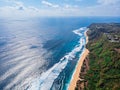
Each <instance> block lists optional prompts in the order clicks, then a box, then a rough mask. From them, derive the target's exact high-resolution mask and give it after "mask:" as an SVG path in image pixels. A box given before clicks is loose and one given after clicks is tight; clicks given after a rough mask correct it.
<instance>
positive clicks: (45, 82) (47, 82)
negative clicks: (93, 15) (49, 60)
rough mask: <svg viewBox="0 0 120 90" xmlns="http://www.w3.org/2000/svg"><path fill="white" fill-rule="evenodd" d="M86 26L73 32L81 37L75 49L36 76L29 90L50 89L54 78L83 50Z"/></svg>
mask: <svg viewBox="0 0 120 90" xmlns="http://www.w3.org/2000/svg"><path fill="white" fill-rule="evenodd" d="M83 30H84V31H85V30H86V28H85V27H83V28H80V29H77V30H74V31H73V33H75V34H76V35H78V36H79V37H80V39H79V41H78V44H77V45H76V46H75V47H74V49H73V50H72V51H71V52H69V53H67V54H66V55H65V56H64V57H62V58H61V59H60V61H59V62H58V63H56V64H55V65H54V66H52V67H51V68H50V69H48V70H47V71H46V72H43V73H42V74H41V76H40V77H39V78H36V80H34V81H33V82H32V84H31V87H29V88H28V90H50V89H51V87H52V84H53V82H54V80H55V79H56V78H57V77H58V76H59V74H60V72H62V70H63V69H65V67H66V66H67V64H68V62H69V60H73V59H74V58H75V57H76V54H77V53H78V52H80V51H81V50H82V47H83V46H84V45H85V38H84V33H81V31H82V32H83Z"/></svg>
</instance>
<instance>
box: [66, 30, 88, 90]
mask: <svg viewBox="0 0 120 90" xmlns="http://www.w3.org/2000/svg"><path fill="white" fill-rule="evenodd" d="M86 32H87V31H86ZM86 32H85V36H86V44H87V43H88V36H87V34H86ZM88 53H89V51H88V49H86V48H85V50H84V52H83V53H82V55H81V57H80V59H79V61H78V63H77V66H76V70H75V72H74V74H73V76H72V80H71V82H70V85H69V88H68V90H75V87H76V83H77V81H78V80H79V79H80V78H79V74H80V71H81V67H82V64H83V62H84V59H85V58H86V56H87V55H88Z"/></svg>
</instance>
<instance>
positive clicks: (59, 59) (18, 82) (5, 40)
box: [0, 17, 120, 90]
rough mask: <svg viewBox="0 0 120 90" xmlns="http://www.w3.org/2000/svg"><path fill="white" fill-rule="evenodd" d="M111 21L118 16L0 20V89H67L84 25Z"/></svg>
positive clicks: (78, 55)
mask: <svg viewBox="0 0 120 90" xmlns="http://www.w3.org/2000/svg"><path fill="white" fill-rule="evenodd" d="M110 22H111V23H117V22H120V18H119V17H69V18H68V17H67V18H63V17H55V18H53V17H52V18H29V19H0V90H50V89H51V90H67V88H68V86H69V83H70V80H71V77H72V74H73V72H74V69H75V66H76V64H77V61H78V60H79V57H80V55H81V53H82V52H83V50H84V48H85V36H84V32H85V31H86V28H83V27H87V26H89V25H90V24H91V23H110ZM73 31H75V32H73ZM76 32H77V33H76Z"/></svg>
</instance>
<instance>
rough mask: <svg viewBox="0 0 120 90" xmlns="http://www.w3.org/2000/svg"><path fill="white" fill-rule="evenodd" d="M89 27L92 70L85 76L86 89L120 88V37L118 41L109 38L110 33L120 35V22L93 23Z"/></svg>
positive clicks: (115, 89) (109, 89) (116, 89)
mask: <svg viewBox="0 0 120 90" xmlns="http://www.w3.org/2000/svg"><path fill="white" fill-rule="evenodd" d="M89 29H90V30H89V31H88V36H89V43H88V44H87V46H86V47H87V48H88V49H89V51H90V54H89V61H90V63H89V65H90V70H88V72H87V75H86V76H85V78H86V80H87V81H88V86H87V87H85V90H120V38H117V39H116V40H117V42H116V41H115V42H111V41H110V40H109V39H108V35H109V34H110V35H117V37H120V24H118V23H116V24H115V23H112V24H105V23H103V24H92V25H90V26H89ZM106 33H107V35H106ZM112 38H113V37H112ZM113 39H114V38H113Z"/></svg>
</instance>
